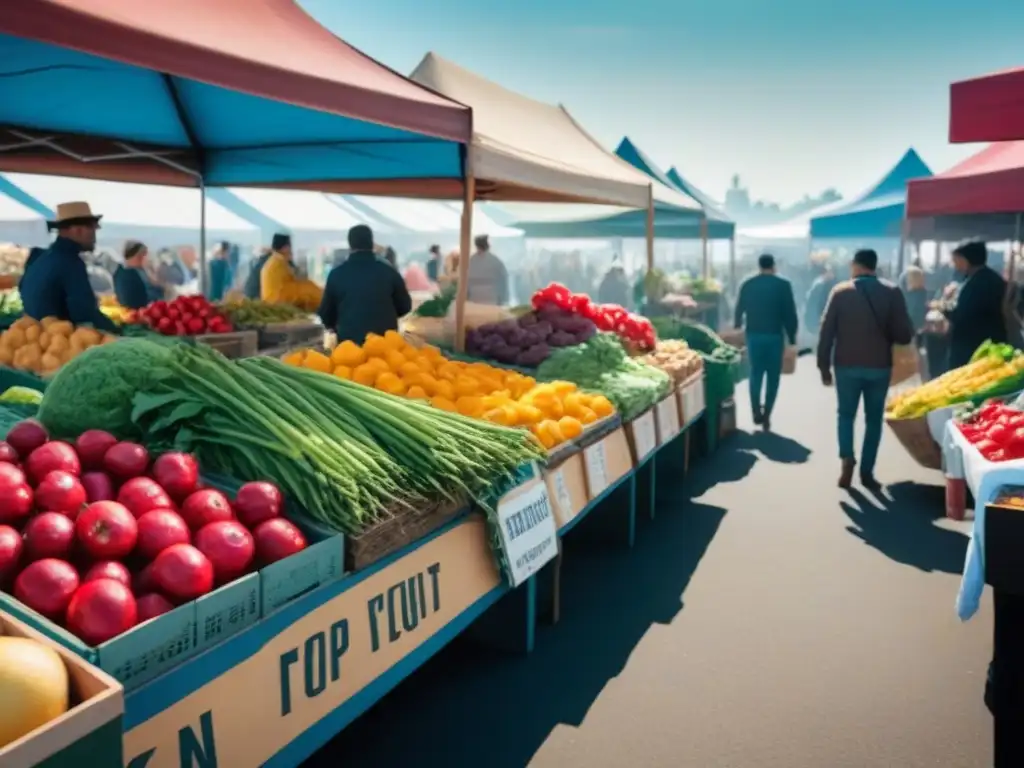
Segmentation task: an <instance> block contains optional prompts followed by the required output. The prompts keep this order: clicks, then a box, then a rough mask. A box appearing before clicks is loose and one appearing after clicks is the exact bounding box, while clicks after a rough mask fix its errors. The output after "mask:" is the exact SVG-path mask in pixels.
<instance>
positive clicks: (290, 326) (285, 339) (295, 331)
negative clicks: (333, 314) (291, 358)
mask: <svg viewBox="0 0 1024 768" xmlns="http://www.w3.org/2000/svg"><path fill="white" fill-rule="evenodd" d="M248 330H253V331H255V332H256V334H257V336H258V342H257V344H258V346H259V349H260V350H264V349H269V348H271V347H303V346H305V347H321V346H323V340H324V327H323V325H321V324H320V323H317V322H312V321H309V320H295V321H292V322H290V323H267V324H266V325H260V326H255V327H252V328H248Z"/></svg>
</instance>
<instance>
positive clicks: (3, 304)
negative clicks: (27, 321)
mask: <svg viewBox="0 0 1024 768" xmlns="http://www.w3.org/2000/svg"><path fill="white" fill-rule="evenodd" d="M24 313H25V305H24V304H22V303H21V293H19V292H18V289H17V288H12V289H11V290H9V291H3V292H2V293H0V316H2V317H19V316H21V315H22V314H24Z"/></svg>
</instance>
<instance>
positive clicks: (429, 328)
mask: <svg viewBox="0 0 1024 768" xmlns="http://www.w3.org/2000/svg"><path fill="white" fill-rule="evenodd" d="M402 332H403V333H405V334H406V335H407V336H413V337H415V338H416V339H418V340H422V342H421V343H426V344H433V345H435V346H439V347H440V346H447V345H450V344H451V341H452V336H451V334H449V332H448V327H447V326H446V324H445V320H444V318H443V317H413V318H411V319H409V320H406V321H405V322H403V323H402ZM410 343H413V342H410Z"/></svg>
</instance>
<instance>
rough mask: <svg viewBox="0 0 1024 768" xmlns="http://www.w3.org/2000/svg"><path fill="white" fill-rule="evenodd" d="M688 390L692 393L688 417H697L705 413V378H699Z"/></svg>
mask: <svg viewBox="0 0 1024 768" xmlns="http://www.w3.org/2000/svg"><path fill="white" fill-rule="evenodd" d="M687 391H688V392H689V395H690V413H689V414H688V415H687V418H689V419H695V418H697V417H698V416H700V415H701V414H702V413H704V379H703V378H699V379H697V380H696V381H695V382H693V383H692V384H691V385H690V387H689V389H688V390H687Z"/></svg>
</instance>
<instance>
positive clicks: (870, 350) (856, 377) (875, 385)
mask: <svg viewBox="0 0 1024 768" xmlns="http://www.w3.org/2000/svg"><path fill="white" fill-rule="evenodd" d="M877 268H878V254H877V253H875V252H874V251H872V250H867V249H865V250H861V251H857V253H856V254H854V257H853V265H852V267H851V272H852V273H853V279H852V280H847V281H845V282H842V283H839V284H838V285H837V286H836V287H835V288H833V289H832V293H831V295H830V296H829V298H828V304H827V305H826V307H825V316H824V318H823V319H822V321H821V331H820V333H819V336H818V368H819V370H820V371H821V381H822V383H823V384H824V385H825V386H826V387H830V386H832V384H833V382H834V383H835V385H836V400H837V402H838V424H837V432H838V440H839V459H840V460H841V461H842V471H841V473H840V475H839V487H840V488H849V487H850V485H851V484H852V482H853V470H854V467H855V466H856V465H857V460H856V454H855V452H854V447H853V424H854V421H856V419H857V410H858V409H859V407H860V401H861V399H863V400H864V444H863V446H862V447H861V454H860V480H861V484H862V485H864V487H866V488H868V489H871V490H875V489H877V488H880V487H881V484H880V483H879V482H878V481H877V480H876V479H875V460H876V459H877V458H878V446H879V444H880V443H881V442H882V420H883V418H884V416H885V397H886V394H887V393H888V391H889V379H890V377H891V376H892V347H893V345H894V344H909V343H910V342H911V341H912V340H913V338H914V329H913V326H912V325H911V323H910V316H909V315H908V314H907V304H906V302H905V301H904V300H903V294H902V293H900V289H899V288H897V287H896V286H895V285H893V284H892V283H889V282H886V281H882V280H879V278H878V276H877V275H876V274H875V270H876V269H877ZM833 368H834V369H835V376H834V377H833Z"/></svg>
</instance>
